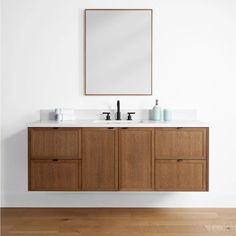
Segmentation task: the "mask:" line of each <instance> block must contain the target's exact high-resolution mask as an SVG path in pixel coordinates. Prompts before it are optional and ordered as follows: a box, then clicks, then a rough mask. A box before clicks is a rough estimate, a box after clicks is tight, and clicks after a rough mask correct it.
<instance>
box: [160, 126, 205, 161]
mask: <svg viewBox="0 0 236 236" xmlns="http://www.w3.org/2000/svg"><path fill="white" fill-rule="evenodd" d="M155 158H156V159H179V158H182V159H206V158H207V128H156V129H155Z"/></svg>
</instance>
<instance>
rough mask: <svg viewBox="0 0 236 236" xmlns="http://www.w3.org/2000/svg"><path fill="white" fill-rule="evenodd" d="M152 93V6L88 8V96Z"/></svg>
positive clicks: (86, 11) (86, 36)
mask: <svg viewBox="0 0 236 236" xmlns="http://www.w3.org/2000/svg"><path fill="white" fill-rule="evenodd" d="M151 94H152V9H86V10H85V95H151Z"/></svg>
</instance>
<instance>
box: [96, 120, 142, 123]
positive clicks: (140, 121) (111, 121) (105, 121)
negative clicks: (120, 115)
mask: <svg viewBox="0 0 236 236" xmlns="http://www.w3.org/2000/svg"><path fill="white" fill-rule="evenodd" d="M93 122H94V123H100V124H134V123H142V122H143V121H142V120H94V121H93Z"/></svg>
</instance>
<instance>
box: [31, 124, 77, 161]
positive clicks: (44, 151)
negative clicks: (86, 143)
mask: <svg viewBox="0 0 236 236" xmlns="http://www.w3.org/2000/svg"><path fill="white" fill-rule="evenodd" d="M29 153H30V157H31V159H54V158H57V159H79V158H80V129H75V128H58V129H54V128H31V129H29Z"/></svg>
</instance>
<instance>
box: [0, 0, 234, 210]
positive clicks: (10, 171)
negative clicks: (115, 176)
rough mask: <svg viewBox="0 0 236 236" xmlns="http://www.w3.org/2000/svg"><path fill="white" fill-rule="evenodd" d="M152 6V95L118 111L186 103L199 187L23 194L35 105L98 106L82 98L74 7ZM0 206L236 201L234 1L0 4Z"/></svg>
mask: <svg viewBox="0 0 236 236" xmlns="http://www.w3.org/2000/svg"><path fill="white" fill-rule="evenodd" d="M85 8H153V9H154V95H153V96H152V97H119V99H120V100H121V105H122V107H123V108H150V107H151V106H152V105H153V103H154V99H155V98H156V97H158V98H159V100H160V104H161V105H162V106H163V107H164V106H165V107H172V108H194V109H197V110H198V114H199V119H201V120H204V121H208V122H209V123H210V124H211V129H210V191H209V193H59V192H57V193H50V192H49V193H44V192H28V191H27V132H26V123H27V122H30V121H33V120H37V119H38V118H39V109H41V108H54V107H57V106H59V107H74V108H77V109H79V108H107V107H109V106H115V101H116V99H117V97H94V96H91V97H89V96H84V95H83V66H84V65H83V9H85ZM2 10H3V22H2V23H3V54H2V56H3V58H2V59H3V81H2V91H1V92H2V94H1V95H2V105H1V108H2V134H1V135H2V155H3V156H2V158H3V159H2V179H3V192H2V194H3V195H2V198H3V199H2V206H25V207H27V206H35V207H39V206H45V207H47V206H58V207H67V206H70V207H73V206H75V207H79V206H91V207H92V206H150V207H159V206H166V207H199V206H201V207H204V206H211V207H236V171H235V167H236V148H235V133H236V108H235V103H234V101H236V93H235V80H236V69H235V68H236V65H235V63H236V14H235V13H236V1H235V0H103V1H100V0H93V1H86V0H3V9H2Z"/></svg>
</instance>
